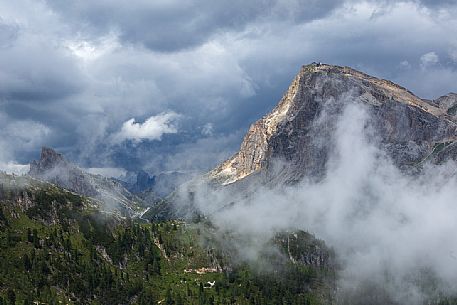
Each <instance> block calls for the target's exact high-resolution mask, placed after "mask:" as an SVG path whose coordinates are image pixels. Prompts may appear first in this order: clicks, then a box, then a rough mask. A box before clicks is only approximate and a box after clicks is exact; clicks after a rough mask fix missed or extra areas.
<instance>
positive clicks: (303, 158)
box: [209, 63, 457, 185]
mask: <svg viewBox="0 0 457 305" xmlns="http://www.w3.org/2000/svg"><path fill="white" fill-rule="evenodd" d="M454 100H455V99H454V96H453V95H449V96H446V98H444V97H443V98H441V104H443V105H444V104H445V105H447V106H446V107H444V106H440V103H439V102H438V103H437V102H430V101H426V100H423V99H421V98H419V97H417V96H416V95H414V94H413V93H412V92H410V91H408V90H407V89H405V88H403V87H401V86H399V85H397V84H395V83H393V82H391V81H388V80H384V79H379V78H376V77H373V76H370V75H368V74H365V73H363V72H360V71H357V70H355V69H352V68H350V67H341V66H335V65H328V64H320V63H312V64H310V65H305V66H302V68H301V69H300V71H299V73H298V74H297V75H296V76H295V78H294V79H293V81H292V83H291V85H290V86H289V88H288V90H287V91H286V92H285V94H284V96H283V97H282V99H281V100H280V102H279V103H278V105H277V106H276V107H275V108H274V109H273V110H272V111H271V112H270V113H269V114H268V115H266V116H264V117H263V118H262V119H260V120H258V121H257V122H255V123H254V124H252V125H251V126H250V128H249V130H248V132H247V134H246V136H245V137H244V140H243V142H242V144H241V147H240V150H239V152H238V153H236V154H235V155H234V156H233V157H232V158H230V159H229V160H227V161H225V162H224V163H222V164H221V165H219V166H218V167H217V168H216V169H214V170H213V171H211V172H210V173H209V178H210V179H211V180H213V181H217V182H218V183H221V184H223V185H226V184H231V183H233V182H236V181H239V180H241V179H243V178H246V177H247V176H250V175H252V174H253V173H257V172H267V173H268V172H272V162H273V160H275V159H280V160H284V161H286V162H287V163H288V164H290V165H291V166H290V167H289V168H288V169H287V170H286V171H285V172H283V176H284V177H282V178H281V179H282V180H286V181H297V180H300V179H301V178H303V177H304V176H309V177H313V178H317V179H319V177H322V176H323V175H324V174H325V168H326V163H327V159H328V156H329V151H330V149H331V144H329V143H330V142H331V137H332V136H333V135H332V130H334V128H335V124H336V121H337V120H338V117H339V116H340V115H341V114H342V112H343V109H344V108H345V106H347V105H348V104H349V103H359V104H362V105H365V106H366V108H367V109H368V110H369V112H370V115H371V117H372V120H371V122H370V124H372V125H373V127H374V130H376V131H377V132H378V133H379V135H380V138H381V142H382V143H383V145H385V148H386V150H387V151H388V153H389V154H390V155H391V157H392V158H393V159H394V162H395V163H396V164H397V165H398V166H399V167H402V166H406V165H407V164H415V163H417V162H419V161H420V160H423V159H424V158H425V157H426V156H428V155H429V154H430V153H431V152H432V151H433V147H434V145H435V144H437V143H443V142H454V141H455V140H456V127H457V124H456V122H457V117H456V116H454V115H453V113H452V112H451V111H449V109H454V108H455V109H457V107H452V106H454V105H456V104H457V102H456V103H454V102H453V101H454ZM317 138H319V139H320V141H321V142H322V143H319V144H316V139H317ZM456 155H457V152H456Z"/></svg>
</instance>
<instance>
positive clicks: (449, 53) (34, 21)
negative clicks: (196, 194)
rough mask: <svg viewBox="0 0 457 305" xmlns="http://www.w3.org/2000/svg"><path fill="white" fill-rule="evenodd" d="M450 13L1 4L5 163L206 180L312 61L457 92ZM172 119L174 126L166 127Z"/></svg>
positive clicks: (294, 2)
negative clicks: (43, 148) (201, 173)
mask: <svg viewBox="0 0 457 305" xmlns="http://www.w3.org/2000/svg"><path fill="white" fill-rule="evenodd" d="M456 8H457V5H456V4H455V2H453V1H421V2H419V1H389V0H386V1H381V2H380V1H361V0H346V1H332V0H326V1H317V0H303V1H301V0H264V1H262V0H259V1H241V0H237V1H230V2H229V1H224V2H221V1H190V0H186V1H139V0H138V1H129V2H127V1H54V0H49V1H33V0H18V1H14V3H13V2H9V1H1V0H0V118H1V120H0V129H1V130H3V133H2V137H3V139H2V142H1V143H0V144H2V149H0V163H1V162H3V163H4V162H7V161H10V160H12V161H19V162H27V161H28V160H29V159H31V158H32V157H34V158H35V157H36V155H37V154H38V150H39V146H40V145H49V146H53V147H56V148H57V149H59V150H60V151H62V152H64V153H65V154H66V155H67V156H69V158H70V159H73V160H76V161H78V162H80V164H82V165H90V166H92V167H103V166H109V167H128V168H129V169H135V168H140V167H148V168H151V169H154V167H155V168H157V169H160V170H167V169H171V168H172V169H176V166H177V165H178V164H179V166H182V167H184V168H185V169H186V170H191V167H192V166H195V168H196V169H200V170H201V169H206V168H208V167H210V166H212V165H213V164H215V163H216V162H217V160H219V159H223V158H224V156H228V155H229V154H230V153H232V152H233V151H235V150H236V148H237V146H238V143H239V142H240V141H241V137H242V134H243V133H244V131H245V130H246V129H247V127H248V126H249V124H250V123H252V122H253V121H255V120H256V119H258V118H259V117H261V116H262V115H263V114H265V113H266V112H268V111H269V110H270V109H271V108H272V107H274V105H275V104H276V103H277V101H278V100H279V99H280V97H281V95H282V94H283V92H284V91H285V90H286V89H287V86H288V84H289V82H290V81H291V79H292V78H293V77H294V75H295V74H296V73H297V71H298V70H299V68H300V66H301V65H303V64H307V63H310V62H313V61H321V62H328V63H334V64H340V65H348V66H353V67H355V68H358V69H360V70H363V71H365V72H367V73H370V74H373V75H375V76H379V77H383V78H388V79H392V80H394V81H396V82H398V83H400V84H401V85H404V86H406V87H408V88H409V89H411V90H412V91H413V92H415V93H416V94H418V95H419V96H421V97H426V98H433V97H436V96H438V95H441V94H445V93H447V92H448V91H456V86H455V84H456V83H457V37H455V35H451V34H452V33H453V32H454V31H455V28H457V18H456V17H455V16H456V14H455V11H456ZM171 113H175V114H176V116H175V119H174V121H173V122H172V123H170V122H164V121H163V120H161V118H163V117H164V114H171ZM165 117H166V115H165ZM28 128H33V129H34V130H35V131H36V132H35V133H34V134H33V138H31V137H30V136H29V135H28V134H27V133H28V132H27V131H28ZM13 131H14V132H13ZM119 135H122V136H119ZM113 139H117V141H114V140H113ZM7 143H10V144H8V145H7ZM202 145H203V146H205V147H207V148H208V149H206V150H202V149H201V146H202ZM186 151H187V152H191V153H188V154H187V156H189V159H188V160H187V161H186ZM205 153H207V155H205ZM166 154H168V156H165V157H164V155H166ZM181 158H182V160H181ZM190 160H193V161H190ZM205 160H211V161H210V162H209V163H211V164H209V163H208V162H206V163H207V164H205Z"/></svg>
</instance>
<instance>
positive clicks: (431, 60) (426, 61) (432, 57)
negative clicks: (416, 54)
mask: <svg viewBox="0 0 457 305" xmlns="http://www.w3.org/2000/svg"><path fill="white" fill-rule="evenodd" d="M439 61H440V58H439V57H438V55H437V54H436V53H435V52H428V53H425V54H424V55H422V56H421V57H420V62H421V67H422V68H423V69H426V68H428V67H430V66H433V65H436V64H437V63H438V62H439Z"/></svg>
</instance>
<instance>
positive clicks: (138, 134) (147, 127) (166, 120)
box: [113, 112, 179, 143]
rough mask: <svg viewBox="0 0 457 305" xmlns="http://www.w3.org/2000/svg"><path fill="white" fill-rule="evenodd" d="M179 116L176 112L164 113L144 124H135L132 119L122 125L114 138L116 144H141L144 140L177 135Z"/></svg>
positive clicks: (152, 117) (150, 118)
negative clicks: (128, 141)
mask: <svg viewBox="0 0 457 305" xmlns="http://www.w3.org/2000/svg"><path fill="white" fill-rule="evenodd" d="M178 118H179V115H178V114H177V113H175V112H164V113H161V114H158V115H156V116H151V117H149V118H148V119H147V120H146V121H144V123H139V122H135V119H134V118H132V119H130V120H128V121H126V122H124V124H122V128H121V130H120V131H119V132H118V133H116V134H115V135H114V137H113V140H114V142H115V143H120V142H123V141H125V140H133V141H135V142H139V141H142V140H161V138H162V135H164V134H170V133H177V132H178V129H177V127H176V125H175V123H176V120H177V119H178Z"/></svg>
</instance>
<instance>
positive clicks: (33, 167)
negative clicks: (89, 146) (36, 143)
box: [29, 146, 68, 176]
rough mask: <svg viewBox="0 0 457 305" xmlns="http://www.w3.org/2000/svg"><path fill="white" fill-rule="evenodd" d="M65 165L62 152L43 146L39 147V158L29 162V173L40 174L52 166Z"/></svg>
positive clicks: (32, 174)
mask: <svg viewBox="0 0 457 305" xmlns="http://www.w3.org/2000/svg"><path fill="white" fill-rule="evenodd" d="M66 165H68V164H67V161H66V160H65V158H64V157H63V156H62V154H59V153H58V152H56V151H55V150H54V149H52V148H50V147H46V146H43V147H42V148H41V154H40V159H39V160H34V161H32V162H31V163H30V172H29V174H30V175H31V176H40V175H42V174H43V173H44V172H46V171H49V170H52V169H53V168H56V167H59V166H66Z"/></svg>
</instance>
